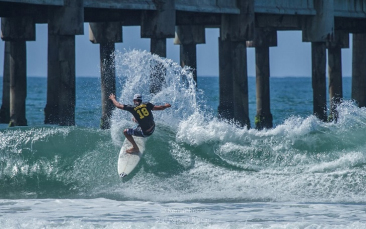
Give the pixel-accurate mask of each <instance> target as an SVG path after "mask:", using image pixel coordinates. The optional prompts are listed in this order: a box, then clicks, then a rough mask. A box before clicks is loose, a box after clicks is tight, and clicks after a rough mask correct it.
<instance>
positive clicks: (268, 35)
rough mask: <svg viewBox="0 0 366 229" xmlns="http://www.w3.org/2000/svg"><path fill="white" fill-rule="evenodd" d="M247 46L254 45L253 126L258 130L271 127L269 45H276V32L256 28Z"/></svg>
mask: <svg viewBox="0 0 366 229" xmlns="http://www.w3.org/2000/svg"><path fill="white" fill-rule="evenodd" d="M248 46H249V47H255V65H256V71H255V72H256V99H257V113H256V116H255V120H254V123H255V128H256V129H258V130H261V129H264V128H266V129H268V128H272V127H273V117H272V114H271V106H270V99H271V98H270V82H269V77H270V64H269V47H271V46H277V32H276V31H271V30H269V31H264V30H263V29H257V30H256V33H255V38H254V40H253V41H252V42H248Z"/></svg>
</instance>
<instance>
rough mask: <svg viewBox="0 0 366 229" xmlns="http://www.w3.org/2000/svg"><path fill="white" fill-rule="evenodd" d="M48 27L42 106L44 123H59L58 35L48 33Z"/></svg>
mask: <svg viewBox="0 0 366 229" xmlns="http://www.w3.org/2000/svg"><path fill="white" fill-rule="evenodd" d="M50 31H51V30H50V29H48V45H47V52H48V55H47V61H48V65H47V102H46V107H45V108H44V116H45V119H44V123H45V124H58V123H59V96H58V90H59V80H60V66H59V64H58V53H59V42H58V40H59V36H58V35H54V34H52V33H50Z"/></svg>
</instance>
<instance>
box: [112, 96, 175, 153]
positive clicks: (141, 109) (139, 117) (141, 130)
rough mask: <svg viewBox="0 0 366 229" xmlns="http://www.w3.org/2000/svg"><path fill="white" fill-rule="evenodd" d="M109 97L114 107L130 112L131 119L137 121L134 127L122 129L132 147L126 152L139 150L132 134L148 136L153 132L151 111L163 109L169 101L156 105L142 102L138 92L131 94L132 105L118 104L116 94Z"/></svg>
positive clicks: (167, 106) (153, 125)
mask: <svg viewBox="0 0 366 229" xmlns="http://www.w3.org/2000/svg"><path fill="white" fill-rule="evenodd" d="M109 99H110V100H112V102H113V104H114V106H115V107H117V108H119V109H121V110H126V111H128V112H130V113H131V114H132V115H133V121H134V122H136V123H138V125H137V126H136V127H134V128H128V129H125V130H124V131H123V134H124V135H125V137H126V138H127V140H129V141H130V142H131V144H132V148H130V149H127V150H126V152H127V153H136V152H139V147H138V146H137V144H136V142H135V140H134V139H133V137H132V136H136V137H149V136H150V135H152V133H153V132H154V130H155V122H154V116H153V114H152V112H151V111H152V110H153V111H157V110H165V109H166V108H169V107H171V105H170V104H169V103H166V104H164V105H161V106H156V105H154V104H152V103H150V102H147V103H143V102H142V96H141V95H140V94H135V95H134V96H133V105H125V104H120V103H119V102H118V101H117V100H116V96H115V95H114V94H111V95H110V96H109Z"/></svg>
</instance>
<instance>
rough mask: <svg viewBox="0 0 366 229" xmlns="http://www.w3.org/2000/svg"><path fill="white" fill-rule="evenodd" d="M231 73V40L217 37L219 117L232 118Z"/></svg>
mask: <svg viewBox="0 0 366 229" xmlns="http://www.w3.org/2000/svg"><path fill="white" fill-rule="evenodd" d="M233 87H234V85H233V74H232V62H231V41H230V40H222V38H221V37H219V96H220V100H219V107H218V109H217V111H218V113H219V117H220V118H222V119H226V120H233V119H234V94H233Z"/></svg>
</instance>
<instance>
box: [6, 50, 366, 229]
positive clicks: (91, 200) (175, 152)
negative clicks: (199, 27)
mask: <svg viewBox="0 0 366 229" xmlns="http://www.w3.org/2000/svg"><path fill="white" fill-rule="evenodd" d="M154 63H160V64H161V65H163V66H164V67H165V69H166V80H165V84H164V86H163V89H162V91H161V92H160V93H158V94H156V95H151V94H149V93H148V92H149V76H150V71H151V67H150V66H151V65H152V64H154ZM215 67H216V66H215ZM116 70H117V99H118V100H119V101H120V102H121V103H130V102H131V98H132V96H133V94H135V93H141V94H142V95H143V97H144V100H149V101H151V102H152V103H154V104H163V103H165V102H169V103H171V104H172V108H171V109H167V110H165V111H156V112H154V116H155V120H156V122H157V127H156V131H155V133H154V134H153V135H152V136H151V137H149V138H148V140H147V142H146V149H147V150H146V153H145V154H144V157H143V159H142V161H141V162H140V164H139V165H138V167H137V168H136V170H135V171H134V172H133V173H132V174H131V175H130V176H129V177H127V178H126V179H124V180H122V179H121V178H119V176H118V174H117V158H118V154H119V150H120V147H121V145H122V143H123V141H124V136H123V129H124V128H126V127H129V126H131V125H133V124H132V123H131V117H130V115H129V114H128V113H127V112H124V111H121V110H115V111H114V113H113V117H112V128H111V129H110V130H100V129H99V123H100V116H101V104H100V103H101V98H100V79H99V78H92V77H77V80H76V115H75V117H76V126H73V127H59V126H52V125H44V124H43V120H44V115H43V109H44V107H45V105H46V92H47V79H46V78H42V77H28V78H27V80H28V96H27V109H26V112H27V120H28V125H29V126H28V127H15V128H8V127H7V125H6V124H0V225H1V226H0V227H1V228H220V229H221V228H301V229H302V228H309V229H310V228H311V229H313V228H331V229H334V228H339V229H344V228H350V229H351V228H352V229H353V228H366V217H365V215H366V141H365V139H366V109H365V108H358V107H357V106H355V105H354V103H353V102H352V101H351V100H350V95H351V78H348V77H345V78H343V93H344V102H343V103H342V105H341V106H339V107H338V112H339V120H338V122H337V123H323V122H320V121H319V120H318V119H317V118H315V117H314V116H313V115H312V111H313V107H312V87H311V77H284V78H278V77H272V78H271V79H270V80H271V91H270V94H271V111H272V115H273V121H274V128H273V129H269V130H262V131H257V130H255V129H250V130H247V129H245V128H244V129H241V128H238V127H236V126H235V125H233V124H231V123H228V122H224V121H221V120H219V119H218V118H217V107H218V102H219V84H218V77H201V76H199V77H198V82H197V88H198V89H197V90H196V87H195V85H194V82H193V80H192V77H191V73H190V70H189V69H186V68H185V69H182V68H181V67H180V66H178V64H177V63H174V62H173V61H171V60H166V59H161V58H159V57H157V56H154V55H151V54H150V53H148V52H144V51H130V52H124V53H120V52H117V53H116ZM0 88H2V78H0ZM0 96H2V94H1V93H0ZM0 98H1V97H0ZM0 101H1V100H0ZM328 107H329V104H328ZM249 109H250V119H251V123H252V126H254V116H255V113H256V102H255V78H254V77H249Z"/></svg>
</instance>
